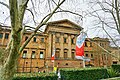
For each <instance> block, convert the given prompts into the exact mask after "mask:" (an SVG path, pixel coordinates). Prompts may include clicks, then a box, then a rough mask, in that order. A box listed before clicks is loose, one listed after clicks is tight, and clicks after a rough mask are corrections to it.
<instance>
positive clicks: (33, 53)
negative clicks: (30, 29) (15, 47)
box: [31, 51, 35, 59]
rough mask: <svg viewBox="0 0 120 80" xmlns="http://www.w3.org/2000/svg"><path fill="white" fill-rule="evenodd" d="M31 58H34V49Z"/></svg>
mask: <svg viewBox="0 0 120 80" xmlns="http://www.w3.org/2000/svg"><path fill="white" fill-rule="evenodd" d="M31 58H32V59H34V58H35V51H32V55H31Z"/></svg>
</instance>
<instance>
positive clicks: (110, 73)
mask: <svg viewBox="0 0 120 80" xmlns="http://www.w3.org/2000/svg"><path fill="white" fill-rule="evenodd" d="M107 71H108V74H109V77H110V78H112V77H118V76H119V72H118V71H116V70H114V69H113V68H109V69H107Z"/></svg>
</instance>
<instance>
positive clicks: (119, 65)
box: [111, 64, 120, 73]
mask: <svg viewBox="0 0 120 80" xmlns="http://www.w3.org/2000/svg"><path fill="white" fill-rule="evenodd" d="M111 67H112V68H113V69H114V70H115V71H118V72H119V73H120V64H113V65H112V66H111Z"/></svg>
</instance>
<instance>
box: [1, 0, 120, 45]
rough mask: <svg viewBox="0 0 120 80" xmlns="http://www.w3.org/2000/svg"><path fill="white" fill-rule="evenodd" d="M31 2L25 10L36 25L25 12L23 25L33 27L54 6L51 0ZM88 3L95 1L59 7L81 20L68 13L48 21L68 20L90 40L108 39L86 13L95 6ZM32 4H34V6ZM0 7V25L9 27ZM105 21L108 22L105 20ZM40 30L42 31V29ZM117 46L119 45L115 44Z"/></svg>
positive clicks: (6, 14) (5, 11)
mask: <svg viewBox="0 0 120 80" xmlns="http://www.w3.org/2000/svg"><path fill="white" fill-rule="evenodd" d="M0 1H1V2H4V3H7V4H8V3H9V2H8V1H9V0H0ZM31 1H32V0H30V1H29V3H28V7H27V8H28V9H30V10H32V11H33V14H34V17H35V21H36V24H35V23H34V22H33V16H32V15H31V13H30V12H29V11H26V12H25V15H24V16H25V17H24V21H23V25H29V26H32V27H35V26H37V25H38V24H39V22H40V21H41V20H42V19H43V17H44V16H45V15H46V14H48V12H50V11H52V10H53V9H54V8H55V4H54V3H53V2H51V0H40V1H39V0H33V1H34V2H31ZM48 1H49V2H48ZM55 1H57V0H55ZM88 1H95V0H74V1H72V0H66V2H64V3H63V4H62V5H61V7H60V8H61V9H63V10H69V11H72V12H75V13H78V14H80V15H82V16H83V18H82V19H81V17H80V16H76V15H74V14H70V13H57V14H55V15H53V17H52V18H51V19H50V20H49V21H57V20H62V19H69V20H70V21H72V22H74V23H76V24H79V25H80V26H81V27H83V28H84V31H86V32H87V34H88V37H90V38H93V37H101V38H108V36H107V35H106V33H105V31H103V30H102V29H101V26H102V24H99V25H95V24H96V23H98V21H97V19H95V18H94V17H92V16H90V15H88V11H92V10H91V6H94V5H95V4H90V3H88ZM100 1H104V0H100ZM48 3H50V4H51V5H49V4H48ZM32 4H34V6H33V5H32ZM0 7H1V8H0V24H1V25H8V26H10V17H9V15H10V14H9V10H8V9H7V8H6V7H5V6H3V5H0ZM94 9H99V6H98V5H96V6H94ZM99 14H101V17H103V16H108V14H103V12H99ZM108 17H109V16H108ZM103 19H104V18H103ZM106 21H109V20H107V19H106ZM99 26H100V27H99ZM96 27H97V28H96ZM41 29H42V30H44V27H43V28H41ZM106 30H107V31H108V33H110V34H113V35H112V36H113V37H114V34H116V33H117V32H116V31H115V30H112V31H111V29H109V28H106ZM115 36H116V35H115ZM119 37H120V35H118V36H117V37H116V38H117V39H119ZM117 44H120V43H119V42H117Z"/></svg>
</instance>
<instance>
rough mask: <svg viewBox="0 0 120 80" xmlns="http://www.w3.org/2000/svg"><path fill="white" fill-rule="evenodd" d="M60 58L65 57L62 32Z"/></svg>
mask: <svg viewBox="0 0 120 80" xmlns="http://www.w3.org/2000/svg"><path fill="white" fill-rule="evenodd" d="M60 49H61V50H60V58H63V57H64V55H63V54H64V52H63V49H64V48H63V34H61V36H60Z"/></svg>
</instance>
